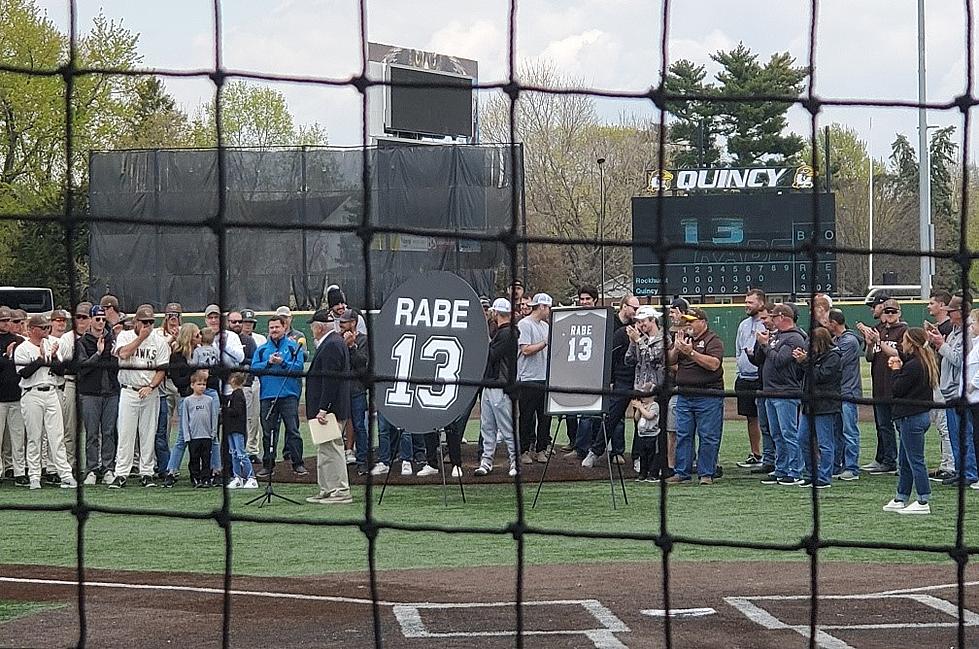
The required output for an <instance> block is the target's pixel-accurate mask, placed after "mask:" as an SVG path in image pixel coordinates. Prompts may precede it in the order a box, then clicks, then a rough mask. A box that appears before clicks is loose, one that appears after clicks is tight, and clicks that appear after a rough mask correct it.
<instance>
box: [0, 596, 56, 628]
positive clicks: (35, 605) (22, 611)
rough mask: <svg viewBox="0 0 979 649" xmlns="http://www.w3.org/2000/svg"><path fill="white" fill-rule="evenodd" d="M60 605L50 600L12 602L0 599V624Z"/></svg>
mask: <svg viewBox="0 0 979 649" xmlns="http://www.w3.org/2000/svg"><path fill="white" fill-rule="evenodd" d="M62 606H63V605H62V604H53V603H50V602H12V601H7V600H2V599H0V624H3V623H4V622H10V621H11V620H16V619H17V618H19V617H25V616H28V615H34V614H35V613H40V612H41V611H49V610H51V609H55V608H61V607H62Z"/></svg>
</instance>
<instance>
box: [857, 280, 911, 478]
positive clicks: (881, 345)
mask: <svg viewBox="0 0 979 649" xmlns="http://www.w3.org/2000/svg"><path fill="white" fill-rule="evenodd" d="M868 306H870V308H871V309H873V311H874V317H875V318H878V319H879V320H880V322H878V324H877V325H876V326H874V327H868V326H866V325H865V324H863V323H862V322H861V323H858V324H857V331H859V332H860V333H861V334H863V339H864V342H865V343H866V346H867V353H866V358H867V360H868V361H870V383H871V385H872V387H873V392H872V395H873V398H874V402H875V403H874V424H875V425H876V428H877V453H876V455H875V456H874V461H873V462H871V463H869V464H865V465H863V466H862V467H860V468H861V469H864V470H866V471H867V472H868V473H871V474H874V475H879V474H883V473H894V472H896V471H897V430H896V429H895V428H894V418H893V417H892V416H891V404H890V403H889V401H890V399H891V379H892V376H893V375H894V372H893V371H891V369H890V368H889V367H888V359H890V358H891V357H892V356H898V345H900V344H901V340H902V339H903V338H904V333H905V332H906V331H907V330H908V325H907V324H906V323H904V322H901V305H900V304H899V303H898V301H897V300H893V299H891V298H890V296H888V295H886V294H884V293H878V294H877V295H875V296H874V297H873V298H872V299H871V300H869V301H868Z"/></svg>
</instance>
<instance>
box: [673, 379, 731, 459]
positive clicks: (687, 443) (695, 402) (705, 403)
mask: <svg viewBox="0 0 979 649" xmlns="http://www.w3.org/2000/svg"><path fill="white" fill-rule="evenodd" d="M723 425H724V399H723V398H721V397H691V396H687V395H684V394H681V395H679V396H678V397H677V400H676V475H677V477H679V478H680V479H687V478H689V477H690V474H691V473H692V472H693V441H694V435H696V436H697V473H698V475H699V476H700V477H701V478H712V477H714V473H715V471H716V470H717V452H718V450H719V449H720V447H721V430H722V426H723Z"/></svg>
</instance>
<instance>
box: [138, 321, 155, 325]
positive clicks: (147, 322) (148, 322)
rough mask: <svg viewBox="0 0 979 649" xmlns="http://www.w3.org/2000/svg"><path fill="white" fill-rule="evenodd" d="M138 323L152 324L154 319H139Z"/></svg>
mask: <svg viewBox="0 0 979 649" xmlns="http://www.w3.org/2000/svg"><path fill="white" fill-rule="evenodd" d="M140 323H141V324H144V325H152V324H156V320H140Z"/></svg>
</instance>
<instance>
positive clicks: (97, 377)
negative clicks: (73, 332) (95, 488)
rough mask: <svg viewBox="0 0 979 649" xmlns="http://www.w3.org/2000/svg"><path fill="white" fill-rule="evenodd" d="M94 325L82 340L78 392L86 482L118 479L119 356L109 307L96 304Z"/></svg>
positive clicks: (92, 318) (78, 347) (87, 483)
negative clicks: (109, 322)
mask: <svg viewBox="0 0 979 649" xmlns="http://www.w3.org/2000/svg"><path fill="white" fill-rule="evenodd" d="M90 313H91V314H92V317H91V323H92V324H91V326H90V327H89V329H88V331H87V332H86V333H85V335H84V336H82V337H81V338H80V339H79V340H78V344H77V350H78V364H79V369H78V394H79V396H80V398H81V407H82V420H83V421H84V422H85V484H86V485H94V484H95V483H96V482H97V481H98V480H99V478H101V479H102V481H103V482H104V483H105V484H112V482H113V481H114V480H115V466H116V421H117V418H118V416H119V360H118V359H117V358H116V357H115V356H113V354H112V348H113V346H114V345H115V342H114V341H113V337H112V330H111V329H109V327H107V326H106V321H105V309H103V308H102V307H101V306H98V305H96V306H93V307H92V309H91V311H90Z"/></svg>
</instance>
